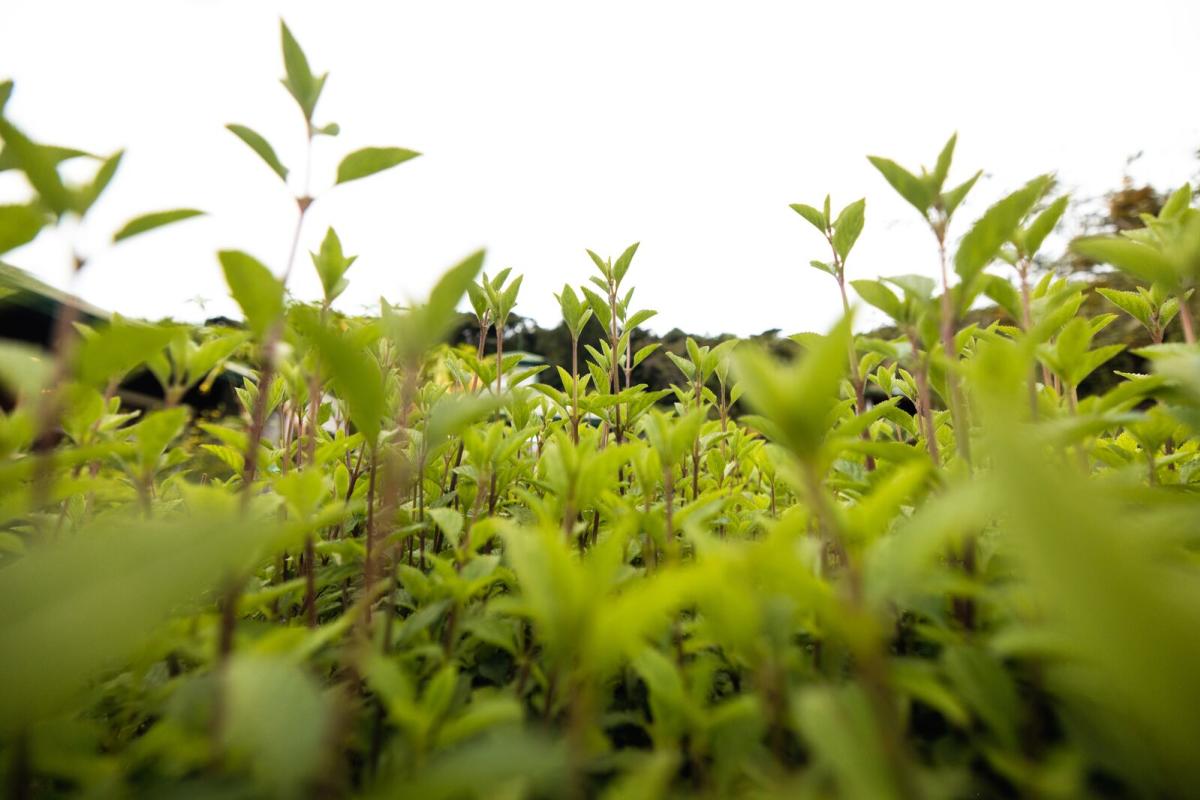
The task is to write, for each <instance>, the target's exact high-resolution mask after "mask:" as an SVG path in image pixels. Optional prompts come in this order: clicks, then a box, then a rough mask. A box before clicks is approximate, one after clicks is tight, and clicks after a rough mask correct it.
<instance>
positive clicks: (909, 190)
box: [867, 156, 933, 216]
mask: <svg viewBox="0 0 1200 800" xmlns="http://www.w3.org/2000/svg"><path fill="white" fill-rule="evenodd" d="M867 160H868V161H870V162H871V164H872V165H874V167H875V169H877V170H879V171H880V173H882V174H883V177H884V179H885V180H887V182H888V183H890V184H891V185H892V188H893V189H895V190H896V191H897V192H899V193H900V196H901V197H903V198H904V199H905V200H907V201H908V202H909V205H911V206H912V207H913V208H915V209H916V210H917V211H919V212H921V216H926V215H927V214H928V213H929V207H930V206H931V205H933V192H932V191H931V190H930V188H929V186H928V185H927V184H926V183H925V181H923V180H921V179H920V178H918V177H917V176H916V175H913V174H912V173H911V172H909V171H908V170H906V169H905V168H904V167H902V166H900V165H899V164H897V163H896V162H895V161H892V160H891V159H887V158H880V157H879V156H867Z"/></svg>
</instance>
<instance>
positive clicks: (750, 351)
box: [733, 316, 850, 462]
mask: <svg viewBox="0 0 1200 800" xmlns="http://www.w3.org/2000/svg"><path fill="white" fill-rule="evenodd" d="M849 343H850V317H849V316H847V317H844V318H843V319H842V320H841V321H840V322H839V323H838V324H837V325H836V326H834V328H833V330H832V331H830V333H829V335H828V336H824V337H814V338H813V340H812V344H811V346H810V347H809V350H808V352H807V353H806V354H805V355H804V356H802V357H801V358H800V359H799V362H798V363H797V364H780V363H779V362H777V361H776V360H775V359H773V358H772V357H770V356H768V355H767V354H766V353H764V352H763V351H762V350H760V349H758V348H756V347H752V346H744V347H740V348H738V349H736V350H734V352H733V359H734V360H733V366H734V369H735V372H736V375H737V378H738V381H739V382H740V383H742V384H743V385H744V386H745V398H744V399H745V400H746V402H747V403H748V404H749V406H750V408H751V409H752V410H754V411H757V412H758V413H759V414H761V415H762V416H763V417H765V418H766V419H767V420H769V421H770V423H771V427H772V429H773V432H774V435H775V436H777V437H778V438H779V439H780V442H779V443H780V444H782V445H785V446H786V447H788V448H789V449H791V450H792V452H794V453H795V454H796V455H797V456H799V457H800V458H802V459H805V460H808V461H810V462H811V461H812V460H813V459H815V458H816V456H817V451H818V450H819V448H820V445H821V443H822V441H824V439H825V436H826V434H828V432H829V429H828V426H827V425H826V423H825V418H826V417H827V416H828V414H829V411H830V410H831V409H832V408H833V406H834V405H835V404H836V403H837V402H838V397H839V386H840V385H841V382H842V378H843V377H844V376H845V373H846V368H847V364H846V349H847V347H848V345H849Z"/></svg>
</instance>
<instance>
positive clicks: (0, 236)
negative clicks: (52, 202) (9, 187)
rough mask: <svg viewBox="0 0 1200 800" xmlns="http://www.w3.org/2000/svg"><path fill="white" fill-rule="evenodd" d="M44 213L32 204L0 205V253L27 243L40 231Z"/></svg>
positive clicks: (44, 218)
mask: <svg viewBox="0 0 1200 800" xmlns="http://www.w3.org/2000/svg"><path fill="white" fill-rule="evenodd" d="M45 224H46V215H45V213H43V212H42V211H41V210H40V209H39V208H38V207H37V206H33V205H25V206H20V205H0V253H7V252H8V251H9V250H14V249H16V248H18V247H20V246H21V245H23V244H28V243H29V242H32V241H33V240H34V239H36V238H37V235H38V234H39V233H41V230H42V226H44V225H45Z"/></svg>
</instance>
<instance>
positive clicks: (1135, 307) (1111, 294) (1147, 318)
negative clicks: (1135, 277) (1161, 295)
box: [1096, 288, 1165, 328]
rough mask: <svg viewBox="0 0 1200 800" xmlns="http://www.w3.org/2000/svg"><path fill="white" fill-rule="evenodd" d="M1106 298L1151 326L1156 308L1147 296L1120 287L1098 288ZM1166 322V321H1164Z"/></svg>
mask: <svg viewBox="0 0 1200 800" xmlns="http://www.w3.org/2000/svg"><path fill="white" fill-rule="evenodd" d="M1096 291H1097V292H1098V293H1099V294H1100V295H1101V296H1102V297H1103V298H1104V299H1105V300H1107V301H1108V302H1110V303H1112V304H1113V305H1114V306H1116V307H1117V308H1119V309H1121V310H1122V311H1124V312H1125V313H1126V314H1128V315H1129V316H1131V317H1133V318H1134V319H1136V320H1137V321H1138V322H1140V323H1142V325H1143V326H1144V327H1146V328H1149V327H1150V324H1151V322H1152V321H1153V317H1154V309H1152V308H1151V307H1150V303H1149V301H1148V300H1146V298H1144V297H1142V296H1141V295H1140V294H1138V293H1137V292H1123V291H1120V290H1118V289H1104V288H1101V289H1097V290H1096ZM1164 324H1165V323H1164Z"/></svg>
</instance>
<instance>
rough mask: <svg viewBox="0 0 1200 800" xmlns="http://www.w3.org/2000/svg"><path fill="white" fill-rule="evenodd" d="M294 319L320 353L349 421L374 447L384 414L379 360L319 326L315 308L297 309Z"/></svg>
mask: <svg viewBox="0 0 1200 800" xmlns="http://www.w3.org/2000/svg"><path fill="white" fill-rule="evenodd" d="M295 319H296V327H297V328H298V329H299V330H300V332H301V333H302V334H303V335H304V336H306V337H307V338H308V339H309V340H310V341H312V343H313V344H314V345H315V346H316V348H317V351H318V352H319V353H320V354H321V365H322V367H323V368H324V369H326V370H328V371H329V375H330V377H331V378H332V381H333V385H334V387H335V388H336V389H337V392H338V396H339V397H341V398H342V400H344V401H345V402H346V406H347V408H348V409H349V412H350V420H351V422H353V423H354V426H355V427H356V428H358V430H359V431H361V432H362V434H363V437H364V438H365V439H366V441H367V443H368V445H370V446H372V447H373V446H374V444H375V442H376V440H377V439H378V438H379V432H380V430H381V429H382V427H383V417H384V415H385V414H386V413H387V394H386V391H385V387H384V377H383V371H382V370H381V369H380V367H379V361H378V360H377V359H376V358H375V356H374V354H373V353H372V352H371V350H370V348H366V347H363V346H361V344H360V343H358V342H356V341H354V340H353V339H352V338H351V337H350V336H348V335H346V334H344V333H339V332H337V331H334V330H332V329H331V328H329V327H327V326H325V325H322V324H321V322H320V320H319V318H318V316H317V313H316V310H315V309H312V308H303V309H300V313H298V314H297V316H296V318H295Z"/></svg>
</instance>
